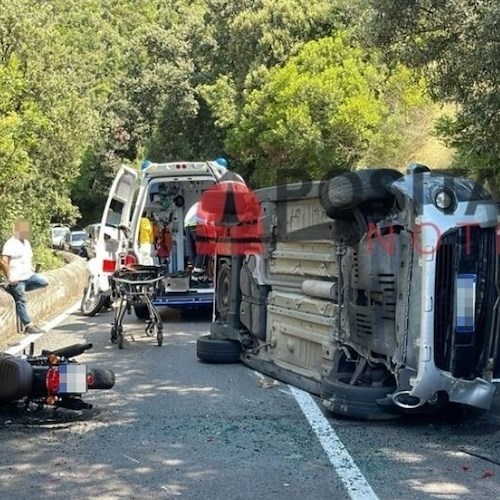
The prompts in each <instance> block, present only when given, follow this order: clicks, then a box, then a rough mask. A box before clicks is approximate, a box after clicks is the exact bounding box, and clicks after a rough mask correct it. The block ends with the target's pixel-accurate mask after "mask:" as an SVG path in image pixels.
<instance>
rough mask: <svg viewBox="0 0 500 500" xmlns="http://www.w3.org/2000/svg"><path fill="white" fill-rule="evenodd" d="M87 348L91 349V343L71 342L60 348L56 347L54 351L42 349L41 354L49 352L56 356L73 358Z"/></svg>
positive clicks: (45, 354)
mask: <svg viewBox="0 0 500 500" xmlns="http://www.w3.org/2000/svg"><path fill="white" fill-rule="evenodd" d="M88 349H92V344H90V343H89V344H72V345H68V346H66V347H62V348H61V349H56V350H55V351H42V356H48V355H49V354H55V355H56V356H63V357H65V358H74V357H75V356H79V355H80V354H83V353H84V352H85V351H87V350H88Z"/></svg>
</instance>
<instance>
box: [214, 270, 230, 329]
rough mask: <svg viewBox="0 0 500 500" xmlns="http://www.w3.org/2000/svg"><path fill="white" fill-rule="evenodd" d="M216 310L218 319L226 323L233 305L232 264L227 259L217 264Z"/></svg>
mask: <svg viewBox="0 0 500 500" xmlns="http://www.w3.org/2000/svg"><path fill="white" fill-rule="evenodd" d="M215 290H216V292H215V293H216V296H215V310H216V312H217V319H218V320H220V321H221V322H223V323H225V322H226V321H227V318H228V314H229V309H230V305H231V264H230V263H229V262H227V261H225V260H223V261H220V262H219V264H218V265H217V278H216V285H215Z"/></svg>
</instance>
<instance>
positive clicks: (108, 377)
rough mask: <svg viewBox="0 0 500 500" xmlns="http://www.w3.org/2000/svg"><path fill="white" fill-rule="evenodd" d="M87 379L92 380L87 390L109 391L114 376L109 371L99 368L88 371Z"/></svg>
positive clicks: (113, 383)
mask: <svg viewBox="0 0 500 500" xmlns="http://www.w3.org/2000/svg"><path fill="white" fill-rule="evenodd" d="M88 374H89V378H90V379H91V380H93V383H92V385H89V386H88V388H89V389H111V388H112V387H113V386H114V385H115V374H114V373H113V372H112V371H111V370H104V369H101V368H93V369H90V370H89V372H88Z"/></svg>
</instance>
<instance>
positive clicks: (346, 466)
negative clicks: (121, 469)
mask: <svg viewBox="0 0 500 500" xmlns="http://www.w3.org/2000/svg"><path fill="white" fill-rule="evenodd" d="M289 387H290V391H291V393H292V394H293V396H294V397H295V400H296V401H297V403H298V404H299V406H300V408H301V410H302V412H303V413H304V415H305V416H306V418H307V421H308V422H309V425H310V426H311V427H312V429H313V431H314V433H315V434H316V436H317V437H318V439H319V442H320V443H321V446H322V447H323V449H324V450H325V452H326V454H327V455H328V459H329V460H330V463H331V464H332V465H333V468H334V469H335V472H336V473H337V474H338V476H339V478H340V480H341V481H342V483H344V486H345V487H346V489H347V492H348V494H349V496H350V497H351V498H352V499H353V500H377V499H378V497H377V495H376V494H375V492H374V491H373V490H372V487H371V486H370V485H369V483H368V481H367V480H366V479H365V477H364V476H363V474H362V473H361V471H360V470H359V468H358V466H357V465H356V463H355V462H354V460H353V459H352V457H351V455H349V452H348V451H347V449H346V447H345V446H344V445H343V444H342V442H341V441H340V439H339V438H338V436H337V434H336V432H335V431H334V430H333V429H332V427H331V426H330V424H329V423H328V420H327V419H326V418H325V416H324V415H323V413H322V412H321V410H320V409H319V408H318V405H317V404H316V403H315V402H314V399H313V398H312V397H311V396H310V394H308V393H307V392H304V391H302V390H300V389H297V388H296V387H293V386H289Z"/></svg>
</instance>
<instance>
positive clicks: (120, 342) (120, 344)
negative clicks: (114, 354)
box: [118, 332, 123, 349]
mask: <svg viewBox="0 0 500 500" xmlns="http://www.w3.org/2000/svg"><path fill="white" fill-rule="evenodd" d="M118 349H123V334H122V333H121V332H120V333H119V334H118Z"/></svg>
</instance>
